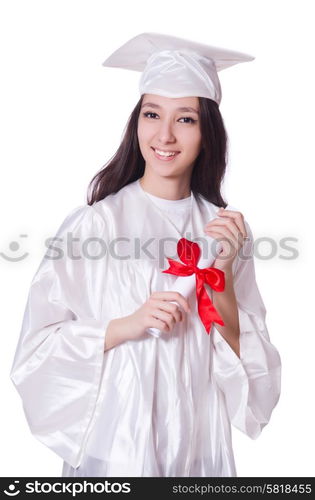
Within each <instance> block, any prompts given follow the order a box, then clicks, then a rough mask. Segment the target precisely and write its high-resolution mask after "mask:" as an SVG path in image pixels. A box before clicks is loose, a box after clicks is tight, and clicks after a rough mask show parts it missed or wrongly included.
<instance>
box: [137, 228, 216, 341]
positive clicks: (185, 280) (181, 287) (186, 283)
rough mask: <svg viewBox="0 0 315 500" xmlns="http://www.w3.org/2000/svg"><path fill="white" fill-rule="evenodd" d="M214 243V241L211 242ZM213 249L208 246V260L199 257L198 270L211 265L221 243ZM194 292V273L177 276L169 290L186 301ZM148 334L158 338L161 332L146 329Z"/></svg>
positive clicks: (211, 246) (174, 302) (156, 329)
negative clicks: (215, 249) (215, 250)
mask: <svg viewBox="0 0 315 500" xmlns="http://www.w3.org/2000/svg"><path fill="white" fill-rule="evenodd" d="M209 239H211V240H213V238H211V237H210V236H209ZM213 241H214V240H213ZM213 247H214V245H213V244H212V242H211V244H210V254H211V255H210V256H209V257H208V259H204V258H203V257H202V255H201V257H200V260H199V262H198V267H199V268H200V269H204V268H206V267H210V266H211V264H212V263H213V262H214V260H215V259H216V257H217V254H219V253H220V252H221V250H222V245H221V243H220V242H219V243H217V252H216V253H215V252H214V251H213ZM194 290H196V275H195V273H194V274H191V275H190V276H179V277H178V278H177V279H176V281H175V283H174V286H173V287H172V288H171V290H170V291H171V292H179V293H180V294H181V295H183V296H184V297H185V299H188V296H189V295H190V294H191V293H192V292H193V291H194ZM195 298H196V300H197V297H196V295H195ZM170 302H172V303H173V304H177V305H178V306H179V307H181V306H180V305H179V304H178V303H177V302H176V301H173V300H172V301H170ZM146 331H147V332H148V333H150V335H153V336H154V337H160V335H161V334H162V333H163V332H161V330H159V329H158V328H153V327H152V328H147V330H146Z"/></svg>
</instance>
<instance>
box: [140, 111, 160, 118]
mask: <svg viewBox="0 0 315 500" xmlns="http://www.w3.org/2000/svg"><path fill="white" fill-rule="evenodd" d="M149 115H154V116H157V114H156V113H152V112H151V111H147V112H146V113H143V116H146V117H147V118H150V117H149Z"/></svg>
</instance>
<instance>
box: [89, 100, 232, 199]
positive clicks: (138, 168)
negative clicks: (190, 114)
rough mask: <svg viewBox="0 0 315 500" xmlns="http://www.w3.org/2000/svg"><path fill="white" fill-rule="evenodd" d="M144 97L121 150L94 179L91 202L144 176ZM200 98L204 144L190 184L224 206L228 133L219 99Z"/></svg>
mask: <svg viewBox="0 0 315 500" xmlns="http://www.w3.org/2000/svg"><path fill="white" fill-rule="evenodd" d="M142 99H143V95H142V96H141V98H140V99H139V101H138V103H137V105H136V107H135V108H134V110H133V111H132V113H131V115H130V117H129V120H128V122H127V125H126V128H125V132H124V136H123V140H122V142H121V144H120V146H119V148H118V150H117V151H116V153H115V154H114V156H113V157H112V158H111V159H110V160H109V161H108V162H107V164H105V165H104V166H103V167H102V169H101V170H100V171H99V172H97V173H96V174H95V176H94V177H93V179H92V180H91V182H90V184H89V187H88V191H89V190H90V191H91V195H89V194H88V196H87V203H88V205H93V204H94V203H95V202H97V201H99V200H102V199H103V198H105V197H106V196H108V195H109V194H111V193H117V191H119V190H120V189H121V188H123V187H124V186H126V185H127V184H130V183H131V182H134V181H136V180H137V179H139V178H140V177H142V176H143V174H144V169H145V162H144V159H143V156H142V154H141V151H140V148H139V143H138V136H137V126H138V118H139V114H140V109H141V104H142ZM198 99H199V105H200V128H201V134H202V148H201V151H200V153H199V155H198V157H197V158H196V160H195V164H194V168H193V171H192V176H191V182H190V188H191V190H192V191H193V193H194V194H195V195H197V194H201V195H202V196H203V197H204V198H206V200H208V201H210V202H212V203H214V204H215V205H217V206H220V207H224V208H225V207H226V206H227V203H226V202H225V201H224V200H223V198H222V195H221V183H222V180H223V177H224V174H225V170H226V162H227V133H226V130H225V127H224V123H223V119H222V116H221V113H220V111H219V107H218V105H217V103H216V102H215V101H212V100H211V99H207V98H205V97H199V98H198Z"/></svg>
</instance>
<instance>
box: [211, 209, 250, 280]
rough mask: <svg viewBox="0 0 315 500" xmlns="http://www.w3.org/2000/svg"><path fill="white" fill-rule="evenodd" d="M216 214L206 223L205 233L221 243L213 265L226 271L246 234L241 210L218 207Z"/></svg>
mask: <svg viewBox="0 0 315 500" xmlns="http://www.w3.org/2000/svg"><path fill="white" fill-rule="evenodd" d="M218 215H219V216H220V217H219V218H216V219H213V220H212V221H211V222H209V223H208V224H206V226H205V233H206V234H208V235H209V236H211V237H212V238H214V239H216V240H218V241H220V243H221V244H222V250H221V252H220V253H219V255H218V257H217V258H216V260H215V261H214V263H213V267H216V268H218V269H221V270H222V271H228V270H231V269H232V264H233V261H234V259H235V257H236V255H237V253H238V251H239V249H240V248H241V247H242V246H243V245H244V241H245V239H248V236H247V232H246V227H245V223H244V216H243V214H241V212H236V211H234V210H225V209H223V208H220V210H219V211H218Z"/></svg>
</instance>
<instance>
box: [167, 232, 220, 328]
mask: <svg viewBox="0 0 315 500" xmlns="http://www.w3.org/2000/svg"><path fill="white" fill-rule="evenodd" d="M177 253H178V256H179V258H180V260H181V261H182V262H184V263H185V264H186V265H184V264H181V263H180V262H177V261H175V260H173V259H171V258H169V257H167V260H168V263H169V265H170V267H169V268H168V269H166V270H165V271H162V272H163V273H168V274H175V275H177V276H191V275H192V274H194V273H195V274H196V296H197V302H198V313H199V317H200V319H201V321H202V323H203V325H204V327H205V329H206V332H207V334H208V335H209V334H210V328H211V324H212V323H219V325H223V326H224V322H223V319H222V318H221V316H220V315H219V313H218V311H217V310H216V309H215V307H214V305H213V304H212V302H211V300H210V297H209V295H208V294H207V291H206V289H205V286H204V283H207V284H208V285H210V286H211V288H213V290H215V291H216V292H223V291H224V287H225V275H224V272H223V271H221V269H216V268H215V267H206V268H204V269H199V267H197V263H198V261H199V258H200V248H199V245H198V244H197V243H194V242H192V241H189V240H186V238H181V239H180V240H179V241H178V243H177Z"/></svg>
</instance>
